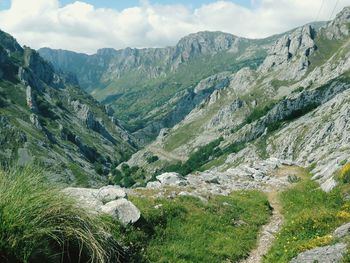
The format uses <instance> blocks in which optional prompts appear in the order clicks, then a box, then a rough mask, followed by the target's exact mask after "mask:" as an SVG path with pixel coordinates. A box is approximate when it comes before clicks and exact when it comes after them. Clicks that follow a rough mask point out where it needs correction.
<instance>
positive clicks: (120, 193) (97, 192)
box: [63, 186, 141, 224]
mask: <svg viewBox="0 0 350 263" xmlns="http://www.w3.org/2000/svg"><path fill="white" fill-rule="evenodd" d="M63 192H64V193H65V194H67V195H68V196H70V197H72V198H74V199H75V200H76V202H77V205H78V206H79V207H82V208H84V209H87V210H88V211H90V212H92V213H104V214H108V215H110V216H111V217H113V218H115V219H117V220H119V221H120V222H121V223H123V224H129V223H135V222H137V221H138V220H139V219H140V217H141V213H140V211H139V209H138V208H137V207H136V206H135V205H134V204H133V203H131V202H130V201H128V200H127V199H126V192H125V191H124V190H123V189H122V188H120V187H118V186H105V187H102V188H100V189H91V188H74V187H69V188H65V189H64V190H63Z"/></svg>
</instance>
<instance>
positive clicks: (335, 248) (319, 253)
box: [290, 243, 346, 263]
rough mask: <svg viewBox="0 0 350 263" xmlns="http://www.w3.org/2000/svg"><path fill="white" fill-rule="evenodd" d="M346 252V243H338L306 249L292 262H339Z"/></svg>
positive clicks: (291, 262)
mask: <svg viewBox="0 0 350 263" xmlns="http://www.w3.org/2000/svg"><path fill="white" fill-rule="evenodd" d="M345 253H346V244H345V243H338V244H335V245H330V246H325V247H319V248H315V249H311V250H308V251H305V252H303V253H301V254H299V255H298V256H297V257H296V258H293V259H292V260H291V261H290V263H314V262H322V263H337V262H341V260H342V259H343V257H344V255H345Z"/></svg>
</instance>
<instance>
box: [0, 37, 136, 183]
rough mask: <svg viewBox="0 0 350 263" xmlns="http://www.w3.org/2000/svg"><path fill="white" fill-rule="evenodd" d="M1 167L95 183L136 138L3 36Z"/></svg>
mask: <svg viewBox="0 0 350 263" xmlns="http://www.w3.org/2000/svg"><path fill="white" fill-rule="evenodd" d="M0 60H1V63H0V72H1V74H0V76H1V78H0V115H1V116H0V117H1V122H0V131H1V132H0V134H1V135H0V145H1V148H2V151H1V153H0V159H1V164H2V165H3V166H8V165H16V164H18V165H26V164H32V163H34V164H37V165H39V166H41V167H43V168H45V169H48V170H49V171H51V173H50V179H51V180H54V181H59V182H62V183H67V184H80V185H94V184H99V183H102V182H106V181H107V176H106V175H107V174H108V171H109V170H110V169H111V167H112V165H117V164H118V163H119V162H121V161H123V160H125V158H127V156H128V155H130V154H131V153H132V152H133V151H135V144H134V143H133V138H132V137H131V136H130V135H129V134H128V133H127V132H126V131H125V130H124V129H123V128H122V127H121V126H120V125H119V124H118V121H117V120H116V119H115V118H113V117H111V116H109V115H108V110H107V109H106V108H105V106H103V105H101V104H100V103H98V102H97V101H96V100H94V99H93V98H92V97H91V96H90V95H88V94H86V93H85V92H83V91H82V90H81V89H80V88H79V86H77V81H76V79H75V78H74V77H71V76H70V75H66V74H60V73H57V72H56V71H55V70H54V69H53V67H52V66H51V65H50V64H48V63H47V62H46V61H45V60H44V59H43V58H41V56H40V55H39V54H38V53H37V52H36V51H34V50H32V49H30V48H28V47H24V48H22V47H21V46H19V45H18V43H17V42H16V40H15V39H14V38H12V37H11V36H9V35H8V34H6V33H4V32H0Z"/></svg>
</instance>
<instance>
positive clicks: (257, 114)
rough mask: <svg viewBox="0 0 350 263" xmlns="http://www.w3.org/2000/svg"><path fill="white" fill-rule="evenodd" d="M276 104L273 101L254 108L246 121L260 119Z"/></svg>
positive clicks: (250, 121)
mask: <svg viewBox="0 0 350 263" xmlns="http://www.w3.org/2000/svg"><path fill="white" fill-rule="evenodd" d="M275 105H276V103H275V102H271V103H269V104H267V105H265V106H263V107H256V108H254V110H253V111H252V112H251V113H250V114H249V115H248V116H247V118H246V119H245V122H246V123H252V122H254V121H256V120H258V119H260V118H261V117H262V116H264V115H266V113H267V112H269V111H270V110H271V109H272V108H273V107H274V106H275Z"/></svg>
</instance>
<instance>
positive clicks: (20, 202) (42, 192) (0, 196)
mask: <svg viewBox="0 0 350 263" xmlns="http://www.w3.org/2000/svg"><path fill="white" fill-rule="evenodd" d="M109 231H110V225H108V224H107V223H106V221H105V220H104V219H102V218H99V217H95V216H92V215H91V214H89V213H87V212H85V211H84V210H82V209H78V208H77V207H76V205H75V204H74V202H73V201H72V200H70V199H69V198H67V197H66V196H64V195H63V194H62V193H61V192H60V190H59V189H57V188H55V187H53V186H50V185H49V184H48V183H47V182H46V181H45V179H44V176H43V174H42V172H40V171H38V170H36V169H33V168H28V167H27V168H20V169H16V170H12V171H9V172H3V171H0V262H9V263H13V262H24V263H26V262H28V263H29V262H38V263H39V262H109V261H112V262H119V260H118V256H119V254H120V251H119V247H118V244H117V242H116V241H115V240H114V239H113V238H112V237H111V236H110V235H108V234H107V233H108V232H109Z"/></svg>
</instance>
